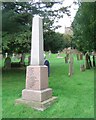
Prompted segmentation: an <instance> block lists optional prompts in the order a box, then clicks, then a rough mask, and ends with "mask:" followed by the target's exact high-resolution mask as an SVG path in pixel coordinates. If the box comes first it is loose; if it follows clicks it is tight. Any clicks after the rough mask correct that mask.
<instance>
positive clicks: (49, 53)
mask: <svg viewBox="0 0 96 120" xmlns="http://www.w3.org/2000/svg"><path fill="white" fill-rule="evenodd" d="M48 56H49V58H50V56H51V50H49V52H48Z"/></svg>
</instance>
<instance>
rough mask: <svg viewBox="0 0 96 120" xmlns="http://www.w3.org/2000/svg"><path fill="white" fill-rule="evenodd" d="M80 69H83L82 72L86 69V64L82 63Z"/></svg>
mask: <svg viewBox="0 0 96 120" xmlns="http://www.w3.org/2000/svg"><path fill="white" fill-rule="evenodd" d="M80 71H81V72H83V71H85V66H84V64H82V65H80Z"/></svg>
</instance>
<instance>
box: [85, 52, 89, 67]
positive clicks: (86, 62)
mask: <svg viewBox="0 0 96 120" xmlns="http://www.w3.org/2000/svg"><path fill="white" fill-rule="evenodd" d="M85 66H86V69H90V64H89V53H88V52H87V53H86V54H85Z"/></svg>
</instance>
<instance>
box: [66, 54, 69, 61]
mask: <svg viewBox="0 0 96 120" xmlns="http://www.w3.org/2000/svg"><path fill="white" fill-rule="evenodd" d="M68 60H69V54H68V53H66V56H65V63H68Z"/></svg>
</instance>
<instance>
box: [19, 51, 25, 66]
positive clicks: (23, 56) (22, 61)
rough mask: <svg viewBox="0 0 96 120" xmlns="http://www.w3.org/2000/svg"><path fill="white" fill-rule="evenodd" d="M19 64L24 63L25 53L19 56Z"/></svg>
mask: <svg viewBox="0 0 96 120" xmlns="http://www.w3.org/2000/svg"><path fill="white" fill-rule="evenodd" d="M20 64H22V65H24V64H25V53H23V54H22V56H21V61H20Z"/></svg>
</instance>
